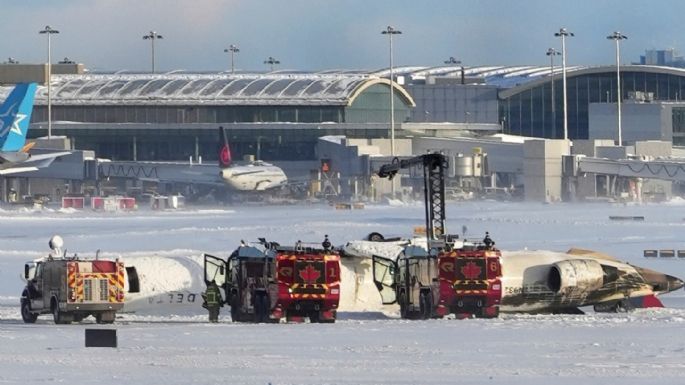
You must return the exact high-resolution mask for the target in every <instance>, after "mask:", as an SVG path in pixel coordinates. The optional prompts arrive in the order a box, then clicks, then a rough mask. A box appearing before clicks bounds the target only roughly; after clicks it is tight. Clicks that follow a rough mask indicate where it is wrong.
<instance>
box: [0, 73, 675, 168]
mask: <svg viewBox="0 0 685 385" xmlns="http://www.w3.org/2000/svg"><path fill="white" fill-rule="evenodd" d="M22 67H24V68H25V67H37V68H42V67H44V66H24V65H16V64H9V65H1V66H0V81H2V82H3V83H11V81H8V80H7V78H8V76H7V71H8V69H10V70H12V73H11V74H12V75H13V76H14V78H17V77H18V76H19V77H20V76H21V73H22V70H21V68H22ZM33 69H34V71H33V72H27V71H26V70H25V69H24V70H23V72H24V75H26V74H27V73H29V74H30V75H31V76H33V77H37V78H38V81H39V83H42V84H44V80H45V77H43V78H42V81H41V76H37V75H44V74H43V73H42V72H40V71H35V68H33ZM54 69H57V71H54ZM54 69H53V72H55V74H54V75H53V76H52V89H51V97H50V99H51V104H52V121H53V130H54V131H53V135H62V136H67V137H68V138H70V139H71V140H72V142H73V145H74V147H75V148H78V149H91V150H95V151H96V153H97V154H98V156H101V157H105V158H111V159H114V160H183V159H188V158H189V157H191V156H192V157H195V158H197V157H198V156H200V157H202V158H203V159H206V160H213V159H216V141H217V135H216V128H217V127H218V126H219V125H223V126H225V127H227V128H228V129H229V130H230V135H231V137H230V140H231V147H232V149H233V151H234V152H235V156H236V157H242V156H243V155H253V156H255V157H257V158H259V159H263V160H267V161H293V160H315V159H316V154H315V153H314V144H315V143H316V139H317V138H318V137H321V136H325V135H345V136H347V137H349V138H355V139H360V138H388V137H389V126H390V124H389V120H390V85H392V86H393V91H394V112H395V113H394V117H395V119H394V120H395V123H396V133H397V135H398V137H402V136H407V135H412V136H417V132H416V130H414V129H413V128H415V127H424V128H425V127H429V128H431V127H432V128H435V129H424V130H420V131H419V134H420V133H424V134H426V135H429V136H430V135H436V136H441V134H440V128H444V126H443V125H444V124H446V123H448V124H450V125H448V127H450V128H452V129H456V131H459V130H461V131H462V132H470V133H473V132H476V134H477V133H478V132H479V130H480V129H481V128H482V129H484V132H485V133H492V132H493V131H500V132H503V133H505V134H512V135H521V136H527V137H538V138H550V139H559V138H562V137H563V114H562V112H563V98H562V92H561V91H562V78H561V76H562V75H561V68H559V67H555V68H554V71H553V72H552V71H551V68H550V67H544V66H515V67H514V66H477V67H461V66H458V65H457V66H454V65H448V66H439V67H398V68H396V69H395V71H394V81H393V82H390V81H389V79H388V77H389V75H390V74H389V70H387V69H386V70H381V71H323V72H316V73H312V72H310V73H302V72H273V73H236V74H230V73H184V72H173V73H166V74H151V73H143V74H140V73H137V74H129V73H88V72H85V71H83V67H82V65H75V66H71V67H70V66H65V65H62V66H61V67H60V66H59V65H55V66H54ZM615 70H616V68H615V67H614V66H598V67H580V66H577V67H568V68H567V87H568V104H567V108H568V135H569V138H570V139H612V138H610V137H606V136H607V133H608V132H610V131H611V129H610V128H609V127H608V126H607V125H609V124H610V123H611V121H612V117H611V115H610V114H611V113H612V109H611V108H610V107H609V106H611V105H613V106H615V103H616V98H617V93H616V72H615ZM31 76H29V77H31ZM24 77H26V76H24ZM621 77H622V81H621V85H622V87H621V88H622V92H621V93H622V95H621V97H622V101H623V102H624V109H626V110H628V111H629V110H630V109H631V108H632V107H630V106H628V105H629V104H651V105H654V104H658V103H669V104H670V105H669V109H668V110H669V111H670V112H671V114H672V119H671V116H664V115H663V114H660V115H659V121H660V125H661V127H660V128H659V129H658V130H659V131H668V132H670V134H665V135H664V134H662V133H660V132H659V133H658V132H656V131H657V129H656V128H652V127H647V126H644V125H643V126H644V127H641V128H636V130H644V131H648V132H647V133H644V132H643V133H642V134H641V135H638V139H641V140H644V139H645V138H650V137H653V139H659V140H663V139H671V140H672V141H673V142H674V144H676V145H679V144H681V143H680V142H683V143H685V136H684V135H685V124H684V123H682V122H683V121H685V120H684V119H683V118H682V116H685V105H683V106H680V104H681V103H682V102H681V99H682V95H684V94H685V70H683V69H679V68H673V67H663V66H661V67H660V66H648V65H629V66H623V67H622V71H621ZM9 78H10V79H11V78H12V77H11V76H10V77H9ZM550 80H551V81H550ZM10 88H11V85H9V84H8V85H7V86H5V87H2V91H3V92H5V93H6V92H8V91H9V89H10ZM552 88H554V92H553V91H552ZM47 99H48V98H47V87H45V86H44V85H43V86H40V87H39V90H38V93H37V95H36V106H35V108H34V114H33V117H32V128H31V130H32V131H31V134H30V135H31V136H32V137H36V136H45V135H46V134H47V123H46V122H47V120H48V119H47V108H46V107H47ZM597 104H604V105H606V106H607V107H606V108H604V109H602V108H601V107H600V108H592V107H591V106H592V105H597ZM638 108H639V107H638ZM647 110H649V109H647ZM593 111H594V112H593ZM649 111H651V110H649ZM593 113H597V114H600V115H601V116H603V118H597V119H595V118H593V117H592V116H591V115H592V114H593ZM614 118H615V116H614ZM600 123H601V124H602V125H603V126H602V127H592V126H593V124H595V125H598V124H600ZM626 123H627V124H630V123H629V122H626ZM426 124H429V126H426ZM422 125H423V126H422ZM431 125H432V126H431ZM664 126H665V127H664ZM650 130H652V131H654V132H649V131H650ZM669 130H670V131H669ZM452 132H454V131H452ZM444 136H447V135H444ZM600 136H603V137H600ZM160 138H164V140H160ZM626 140H630V136H628V137H627V138H626Z"/></svg>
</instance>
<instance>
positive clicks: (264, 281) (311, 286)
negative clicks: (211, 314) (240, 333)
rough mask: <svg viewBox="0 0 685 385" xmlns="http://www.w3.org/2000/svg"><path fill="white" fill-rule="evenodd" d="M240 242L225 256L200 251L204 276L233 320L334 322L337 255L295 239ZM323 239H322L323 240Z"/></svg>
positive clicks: (328, 248)
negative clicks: (292, 242)
mask: <svg viewBox="0 0 685 385" xmlns="http://www.w3.org/2000/svg"><path fill="white" fill-rule="evenodd" d="M261 241H262V242H260V244H258V245H241V246H240V247H239V248H238V249H236V250H235V251H234V252H233V253H232V254H231V256H230V257H229V258H228V260H225V261H224V260H222V259H221V258H217V257H214V256H212V255H209V254H205V256H204V258H205V281H206V283H209V282H211V281H212V280H214V281H215V282H216V284H217V285H219V287H221V288H222V289H223V292H224V296H223V298H224V302H225V303H227V304H228V305H229V306H230V307H231V318H232V319H233V321H234V322H279V321H280V320H281V319H284V318H285V319H286V320H290V321H301V320H302V319H303V318H304V317H308V318H309V320H310V322H335V318H336V312H337V308H338V302H339V300H340V256H339V255H338V253H337V252H335V251H333V250H332V249H330V243H329V246H328V247H324V248H321V247H315V246H312V245H306V244H302V243H301V242H298V244H296V245H295V246H294V247H283V246H280V245H278V244H277V243H275V242H266V241H264V240H263V239H261ZM324 243H326V242H324Z"/></svg>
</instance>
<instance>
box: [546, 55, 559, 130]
mask: <svg viewBox="0 0 685 385" xmlns="http://www.w3.org/2000/svg"><path fill="white" fill-rule="evenodd" d="M546 55H547V56H549V82H550V84H551V85H552V96H551V97H550V98H551V100H552V130H551V131H552V132H554V131H556V130H555V129H556V127H557V109H556V106H555V105H556V103H555V102H554V56H556V55H561V52H559V51H557V50H556V49H554V48H547V53H546Z"/></svg>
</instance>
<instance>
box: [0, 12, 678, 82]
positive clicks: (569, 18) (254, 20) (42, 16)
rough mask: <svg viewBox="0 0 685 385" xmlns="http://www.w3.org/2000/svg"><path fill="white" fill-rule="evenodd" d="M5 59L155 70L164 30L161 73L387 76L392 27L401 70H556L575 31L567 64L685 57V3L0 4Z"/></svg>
mask: <svg viewBox="0 0 685 385" xmlns="http://www.w3.org/2000/svg"><path fill="white" fill-rule="evenodd" d="M0 6H1V9H2V15H3V17H2V20H3V21H4V22H3V24H2V27H0V31H2V33H3V34H4V36H5V38H4V39H1V41H0V61H6V60H7V59H8V58H9V57H12V58H14V59H16V60H18V61H19V62H21V63H42V62H45V60H46V57H47V38H46V35H40V34H39V33H38V31H40V30H42V29H43V28H44V27H45V26H46V25H50V26H51V27H52V28H53V29H56V30H58V31H59V32H60V33H59V34H58V35H53V36H52V55H53V59H54V61H58V60H61V59H63V58H64V57H68V58H69V59H71V60H74V61H77V62H79V63H84V64H85V65H86V68H88V69H91V70H102V71H117V70H132V71H134V70H139V71H148V70H150V68H151V42H150V40H143V39H142V37H143V35H145V34H147V33H149V32H150V31H156V32H157V33H159V34H161V35H162V36H163V39H162V40H157V41H156V42H155V63H156V64H155V65H156V68H157V70H158V71H172V70H189V71H221V70H227V69H228V68H230V56H229V54H227V53H225V52H224V49H225V48H228V46H229V45H230V44H235V45H237V46H238V47H239V48H240V52H238V53H237V54H236V56H235V63H236V64H235V66H236V69H238V70H246V71H265V70H267V69H268V66H267V65H265V64H264V61H265V60H266V59H267V58H268V57H274V58H276V59H277V60H279V61H280V62H281V64H280V65H278V66H277V69H281V70H304V71H311V70H326V69H379V68H386V67H388V66H389V41H388V40H389V39H388V36H387V35H381V31H382V30H384V29H385V28H386V27H387V26H388V25H391V26H393V27H395V28H396V29H398V30H400V31H402V34H401V35H394V38H393V57H394V65H396V66H402V65H420V66H437V65H441V64H443V62H444V61H445V60H447V59H448V58H449V57H450V56H452V57H455V58H457V59H458V60H461V61H462V63H463V64H464V65H467V66H470V65H547V63H549V61H548V57H547V56H546V55H545V52H546V51H547V49H548V48H550V47H554V48H557V49H559V50H560V49H561V42H560V41H559V38H555V37H554V33H555V32H557V31H558V30H559V28H561V27H565V28H567V29H568V30H569V31H571V32H573V33H574V34H575V37H573V38H570V39H569V40H568V41H567V58H568V60H567V62H568V64H569V65H602V64H613V63H614V62H615V44H614V43H613V42H612V41H609V40H607V39H606V36H607V35H609V34H611V33H612V32H613V31H620V32H622V33H623V34H625V35H626V36H628V40H626V41H623V42H622V43H621V60H622V62H631V61H632V62H634V61H638V60H639V56H640V55H641V54H644V51H645V49H664V48H675V49H676V50H682V51H683V52H685V41H683V40H684V39H685V35H684V34H683V33H682V20H681V17H680V15H682V14H684V13H685V1H682V0H653V1H644V0H576V1H558V0H518V1H512V0H422V1H415V0H413V1H412V0H192V1H191V0H185V1H182V0H25V1H16V0H0Z"/></svg>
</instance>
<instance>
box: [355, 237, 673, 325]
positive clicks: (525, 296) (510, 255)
mask: <svg viewBox="0 0 685 385" xmlns="http://www.w3.org/2000/svg"><path fill="white" fill-rule="evenodd" d="M460 244H461V243H460V242H458V244H455V247H457V248H458V247H460ZM405 247H423V248H424V249H425V248H426V240H425V238H422V239H421V238H418V239H413V240H399V241H393V242H373V241H362V240H359V241H351V242H348V243H347V244H346V245H345V246H344V248H343V252H344V255H347V256H349V257H353V258H355V259H361V260H364V259H371V257H372V256H373V255H378V256H381V257H385V258H389V259H397V257H398V255H399V254H400V252H401V251H402V250H403V249H404V248H405ZM501 264H502V299H501V304H500V312H505V313H506V312H510V313H517V312H520V313H555V312H564V313H565V312H576V311H579V310H578V308H579V307H584V306H594V307H595V310H596V311H618V310H622V309H630V308H638V307H662V306H663V305H662V304H661V301H659V300H658V299H657V298H656V296H658V295H661V294H665V293H669V292H671V291H674V290H678V289H681V288H682V287H683V285H684V283H683V281H682V280H680V279H679V278H676V277H673V276H670V275H667V274H663V273H660V272H657V271H653V270H649V269H645V268H641V267H638V266H634V265H631V264H628V263H625V262H622V261H619V260H617V259H615V258H613V257H611V256H608V255H606V254H602V253H598V252H594V251H590V250H583V249H571V250H569V251H568V252H566V253H562V252H554V251H543V250H521V251H502V258H501ZM369 279H371V278H369Z"/></svg>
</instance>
